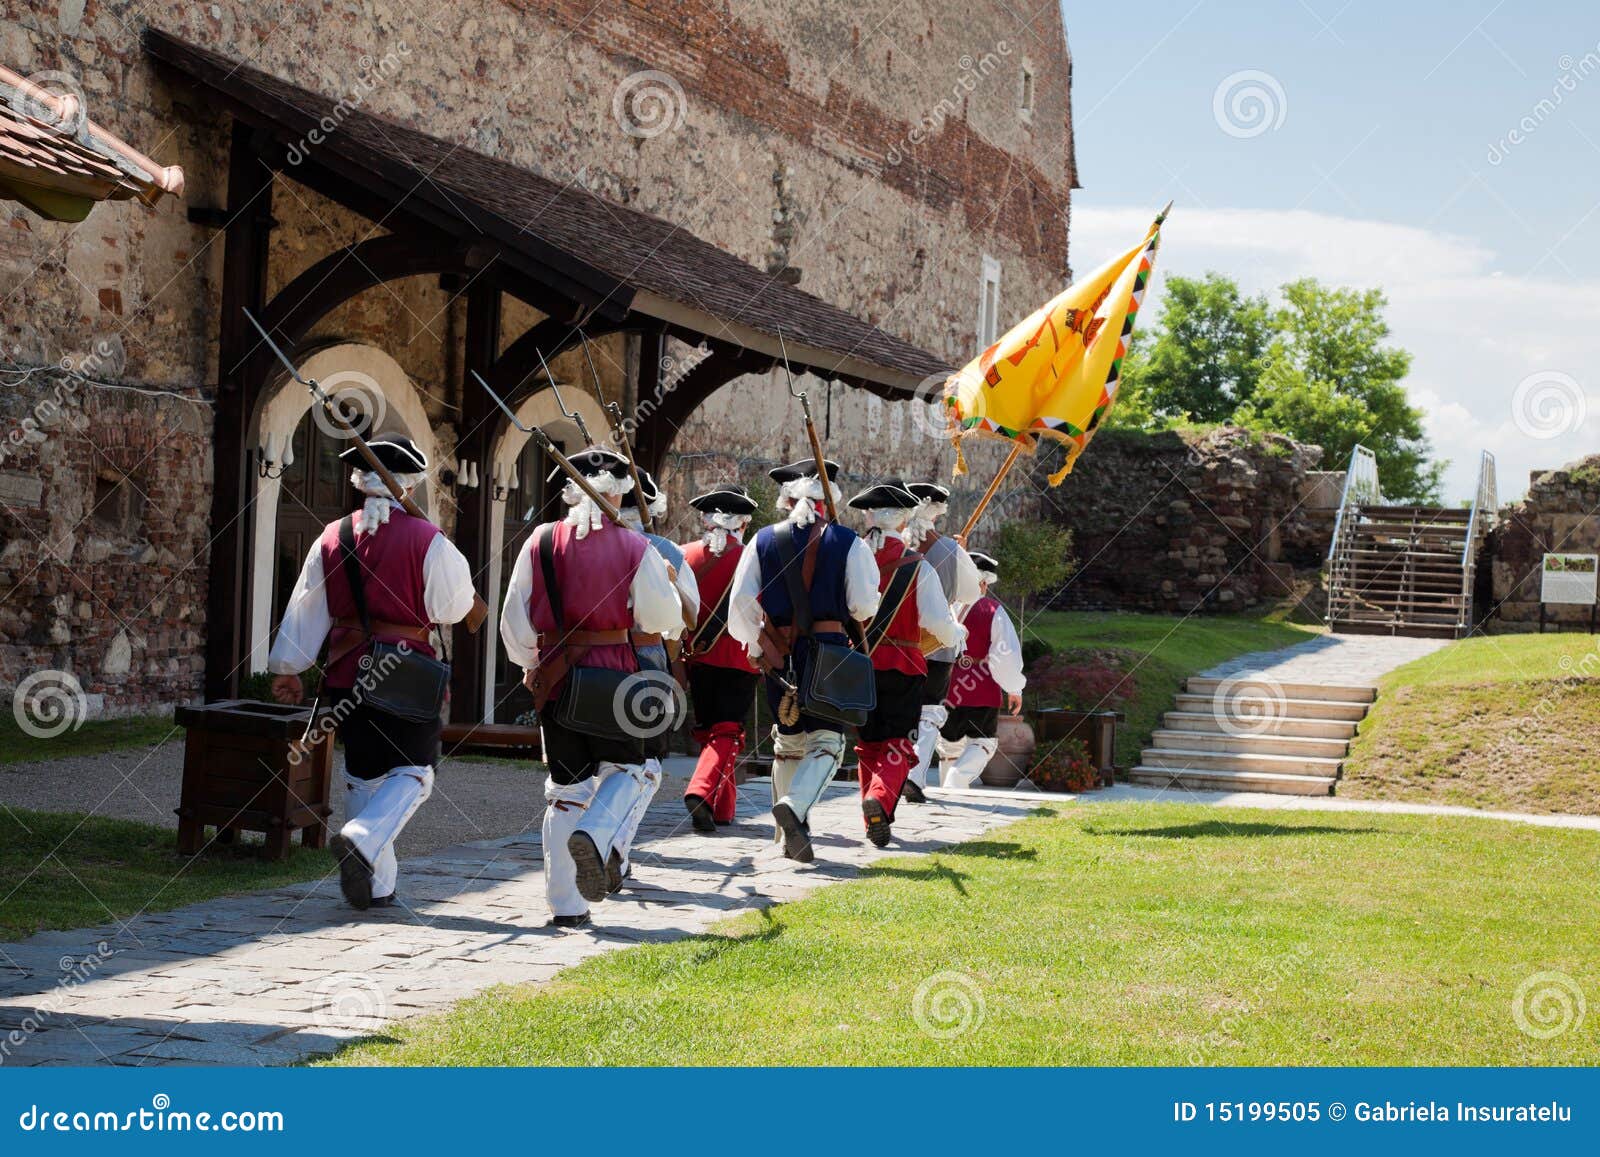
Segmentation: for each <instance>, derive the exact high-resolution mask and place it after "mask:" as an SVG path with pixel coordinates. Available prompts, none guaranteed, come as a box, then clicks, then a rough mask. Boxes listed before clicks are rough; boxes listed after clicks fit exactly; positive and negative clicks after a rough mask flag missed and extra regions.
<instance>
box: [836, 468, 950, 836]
mask: <svg viewBox="0 0 1600 1157" xmlns="http://www.w3.org/2000/svg"><path fill="white" fill-rule="evenodd" d="M920 503H921V499H919V498H918V497H917V496H916V495H915V494H913V493H911V491H909V490H907V489H906V488H905V486H904V484H902V483H901V482H900V481H899V480H898V479H891V480H889V481H887V482H884V483H881V484H880V485H877V486H873V487H871V488H869V489H867V490H863V491H862V492H861V493H860V494H857V495H856V496H855V497H854V498H852V499H851V500H850V506H851V508H852V509H855V510H860V511H864V512H865V513H866V518H867V531H866V539H867V543H868V545H870V546H871V547H872V548H873V551H874V554H875V557H876V561H877V564H878V590H879V592H880V595H881V599H882V601H881V602H880V604H879V606H878V613H877V615H876V617H874V618H873V620H872V625H871V626H870V627H868V628H867V646H868V648H869V649H870V650H871V653H872V667H873V671H874V673H875V675H876V681H877V687H878V705H877V707H876V709H875V710H874V711H873V712H872V714H871V715H870V716H869V717H868V718H867V721H866V722H865V723H864V724H862V725H861V727H860V728H859V729H858V732H859V740H860V741H859V743H857V745H856V757H857V759H858V760H859V761H860V769H859V775H860V778H861V814H862V817H863V819H865V821H866V825H867V838H868V839H869V840H871V841H872V843H873V845H874V846H876V847H880V848H881V847H884V846H886V845H887V844H888V842H889V837H890V825H891V824H893V823H894V812H895V805H896V804H897V803H898V802H899V801H900V791H901V789H902V788H903V787H904V786H905V782H906V776H907V775H909V774H910V772H911V768H912V766H913V765H914V764H915V763H916V758H917V754H916V740H915V737H916V734H917V722H918V719H919V718H920V716H921V713H922V692H923V687H924V686H925V685H926V683H927V680H928V662H927V660H926V659H925V658H924V656H923V639H924V638H925V637H929V636H931V638H932V640H933V642H934V644H935V645H936V646H940V647H959V646H960V645H961V640H962V638H963V637H964V635H965V631H963V630H962V627H961V624H960V623H958V622H956V619H955V616H954V615H953V614H951V613H950V603H949V602H948V601H947V600H946V598H945V593H944V588H943V587H942V586H941V585H940V584H939V576H938V575H937V574H936V573H934V570H933V568H932V567H931V566H929V565H928V563H927V560H925V559H924V558H923V557H922V555H920V554H918V553H917V552H916V551H915V550H913V549H911V547H910V546H908V545H907V544H906V542H905V537H904V533H905V528H906V526H907V524H908V523H910V521H911V516H912V512H913V511H915V510H916V508H917V506H918V505H919V504H920Z"/></svg>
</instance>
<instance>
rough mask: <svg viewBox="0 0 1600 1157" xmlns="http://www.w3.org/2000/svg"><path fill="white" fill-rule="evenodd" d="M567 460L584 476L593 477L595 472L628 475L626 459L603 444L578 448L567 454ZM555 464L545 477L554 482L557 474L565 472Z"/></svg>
mask: <svg viewBox="0 0 1600 1157" xmlns="http://www.w3.org/2000/svg"><path fill="white" fill-rule="evenodd" d="M567 461H568V462H571V463H572V464H573V465H574V466H576V467H577V468H578V473H579V474H582V475H583V476H584V477H585V478H593V477H595V476H596V475H597V474H612V475H615V476H616V477H618V478H626V477H627V476H628V460H627V459H626V458H624V457H623V456H622V455H621V454H618V453H617V452H616V451H615V450H607V449H606V448H605V447H604V446H590V447H589V448H588V449H586V450H579V451H578V452H577V453H576V454H569V455H568V456H567ZM565 473H566V471H564V470H563V469H562V468H561V467H559V466H557V467H556V468H555V469H554V470H552V471H550V474H549V475H548V477H547V478H546V479H545V480H546V481H547V482H554V481H555V479H556V477H557V475H560V474H565Z"/></svg>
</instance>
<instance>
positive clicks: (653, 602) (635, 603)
mask: <svg viewBox="0 0 1600 1157" xmlns="http://www.w3.org/2000/svg"><path fill="white" fill-rule="evenodd" d="M628 598H629V602H630V604H631V605H632V607H633V621H634V623H635V624H636V625H637V626H638V628H639V630H641V631H647V632H649V633H650V634H659V635H670V634H671V633H672V632H673V631H674V630H682V629H683V604H682V603H680V602H679V601H678V589H677V587H675V586H673V583H672V576H671V575H670V574H668V573H667V564H666V561H665V560H664V559H663V558H662V557H661V556H660V555H659V554H657V553H656V551H655V549H654V548H652V549H650V550H647V551H645V552H644V554H643V556H641V557H640V559H639V569H638V570H636V571H635V572H634V574H633V587H632V588H631V590H630V591H629V595H628Z"/></svg>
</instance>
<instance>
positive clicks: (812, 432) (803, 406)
mask: <svg viewBox="0 0 1600 1157" xmlns="http://www.w3.org/2000/svg"><path fill="white" fill-rule="evenodd" d="M778 349H779V350H780V351H781V352H782V354H783V376H784V378H786V379H787V380H788V382H789V396H790V397H791V398H799V399H800V410H801V412H802V413H804V414H805V416H806V437H807V438H809V439H810V440H811V456H812V457H813V458H815V459H816V461H817V477H818V478H820V479H821V480H822V500H823V502H824V503H826V504H827V507H828V521H829V522H838V521H839V511H838V509H837V508H835V506H834V505H833V484H832V483H831V482H829V481H828V460H827V458H826V457H825V456H824V455H823V453H822V438H821V437H820V436H819V435H818V434H817V423H816V422H815V421H814V420H813V419H812V417H811V399H810V398H809V397H807V396H806V392H805V391H804V390H796V389H795V388H794V375H793V374H792V373H790V372H789V347H788V346H787V345H785V344H784V341H783V330H781V329H780V330H779V331H778Z"/></svg>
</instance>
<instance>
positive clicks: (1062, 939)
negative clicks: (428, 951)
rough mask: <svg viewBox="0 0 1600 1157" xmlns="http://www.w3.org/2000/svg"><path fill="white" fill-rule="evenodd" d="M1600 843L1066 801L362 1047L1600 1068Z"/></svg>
mask: <svg viewBox="0 0 1600 1157" xmlns="http://www.w3.org/2000/svg"><path fill="white" fill-rule="evenodd" d="M1597 873H1600V840H1596V839H1595V836H1594V833H1592V832H1574V831H1562V830H1550V829H1536V828H1530V827H1525V826H1520V825H1513V824H1504V823H1495V822H1492V821H1483V820H1466V819H1453V818H1433V817H1417V816H1380V815H1349V814H1316V813H1304V812H1299V813H1290V812H1276V811H1274V812H1249V811H1233V810H1227V811H1222V810H1218V809H1214V808H1206V807H1199V806H1195V805H1182V804H1170V805H1168V804H1159V805H1099V804H1095V805H1076V806H1073V805H1063V806H1061V807H1060V808H1058V809H1056V811H1055V813H1054V814H1050V813H1045V814H1041V815H1040V816H1039V817H1037V818H1033V819H1029V820H1025V821H1023V822H1021V823H1018V824H1015V825H1012V826H1010V827H1007V828H1004V829H1001V830H998V831H996V832H994V833H991V834H990V836H988V837H987V838H986V839H984V840H981V841H978V842H974V843H970V844H966V845H962V846H960V847H957V848H954V849H951V850H949V851H946V852H942V853H937V854H933V855H930V856H927V857H924V858H918V859H907V858H889V859H885V860H883V861H880V862H879V863H878V864H877V865H876V866H875V867H873V868H871V869H869V870H868V872H867V878H866V879H863V880H860V881H857V882H852V883H847V884H841V885H838V886H835V887H830V888H827V889H824V890H823V891H822V892H819V893H818V894H816V895H814V896H812V897H811V898H809V899H806V900H803V901H800V902H797V903H793V904H787V905H783V906H781V907H779V908H777V909H774V910H771V911H769V912H767V913H749V914H745V915H742V916H739V917H735V918H733V919H730V920H728V921H725V922H724V923H722V924H721V925H719V926H717V928H716V929H715V930H714V931H713V932H712V933H710V934H707V935H702V936H696V937H693V938H690V939H687V940H684V941H681V942H678V943H674V944H665V945H650V946H643V947H638V948H632V949H628V950H625V951H620V952H615V953H612V954H609V955H607V956H605V957H601V958H597V959H594V960H591V961H589V962H587V963H585V964H583V965H581V966H579V967H577V968H574V969H571V970H569V971H567V972H565V973H563V974H562V975H561V976H560V978H558V979H557V980H556V981H555V982H553V983H551V984H549V985H547V986H544V987H542V988H533V987H502V988H498V989H495V990H493V991H491V992H489V993H486V994H484V995H481V996H479V997H476V998H474V999H471V1000H468V1001H466V1002H464V1003H462V1004H460V1005H458V1006H456V1007H455V1008H454V1009H453V1010H452V1011H450V1012H449V1013H446V1014H443V1015H440V1016H437V1017H432V1018H428V1019H423V1020H420V1021H409V1022H404V1023H400V1024H398V1025H395V1026H392V1027H391V1029H390V1030H389V1034H388V1036H387V1038H386V1040H384V1041H373V1042H368V1043H365V1044H360V1045H357V1046H355V1047H353V1048H350V1049H348V1050H346V1051H345V1052H343V1053H342V1054H341V1055H340V1056H338V1057H337V1058H335V1060H334V1062H332V1063H339V1064H346V1065H368V1064H408V1065H556V1064H577V1065H587V1064H597V1063H604V1064H616V1065H625V1064H645V1065H678V1064H705V1065H746V1064H914V1065H941V1064H956V1065H975V1064H1005V1065H1056V1064H1113V1065H1121V1064H1135V1065H1136V1064H1193V1063H1198V1064H1208V1065H1209V1064H1247V1065H1262V1064H1274V1065H1278V1064H1351V1065H1367V1064H1435V1063H1437V1064H1447V1065H1467V1064H1498V1063H1506V1064H1563V1065H1570V1064H1593V1063H1595V1062H1596V1061H1600V1017H1596V1016H1593V1015H1590V1016H1588V1017H1587V1019H1585V1020H1584V1021H1583V1022H1582V1023H1580V1024H1578V1025H1576V1026H1575V1027H1573V1028H1571V1029H1570V1030H1569V1031H1566V1032H1564V1033H1560V1034H1557V1035H1554V1036H1550V1037H1549V1038H1548V1039H1538V1038H1537V1037H1535V1036H1532V1035H1529V1034H1527V1033H1525V1032H1523V1031H1521V1030H1520V1029H1519V1027H1518V1021H1517V1014H1516V1011H1515V1008H1516V1004H1517V996H1518V990H1519V988H1520V987H1522V986H1523V985H1524V982H1525V981H1528V980H1529V978H1530V977H1536V976H1538V974H1542V973H1556V974H1561V976H1562V977H1565V978H1567V979H1565V980H1562V979H1555V980H1550V979H1544V980H1535V981H1534V982H1532V984H1533V987H1536V988H1538V989H1539V990H1540V991H1539V992H1538V993H1534V992H1532V991H1528V992H1525V993H1524V999H1523V1001H1522V1006H1521V1007H1522V1014H1523V1016H1524V1018H1525V1023H1529V1024H1531V1025H1532V1027H1534V1028H1535V1029H1541V1028H1546V1027H1548V1024H1549V1022H1541V1021H1540V1020H1539V1019H1538V1017H1540V1016H1543V1015H1547V1014H1548V1013H1549V1012H1550V1010H1551V1008H1552V1007H1553V1006H1552V1005H1551V1004H1550V1002H1549V1001H1548V1000H1547V999H1546V998H1547V997H1548V996H1549V995H1550V994H1549V992H1548V991H1547V989H1548V988H1549V987H1550V986H1551V985H1554V986H1557V987H1560V986H1563V985H1565V984H1568V983H1570V984H1572V985H1575V986H1576V987H1577V989H1578V990H1579V991H1582V992H1584V993H1586V994H1587V998H1588V1002H1589V1003H1590V1004H1591V1005H1593V1004H1595V1003H1596V1001H1597V1000H1600V958H1597V956H1596V954H1595V951H1594V929H1595V927H1596V926H1597V923H1600V890H1597V889H1596V888H1595V887H1594V880H1595V879H1596V877H1597Z"/></svg>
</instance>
